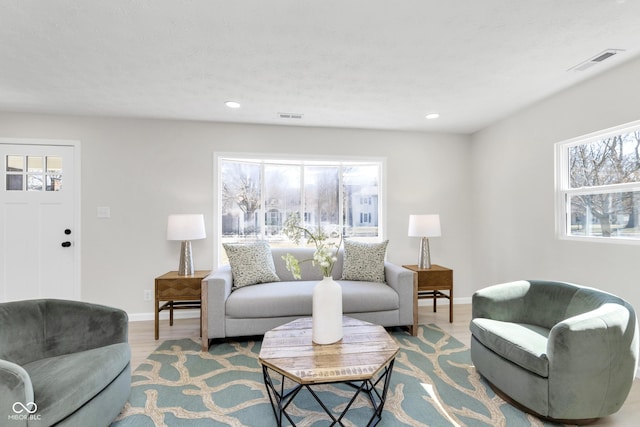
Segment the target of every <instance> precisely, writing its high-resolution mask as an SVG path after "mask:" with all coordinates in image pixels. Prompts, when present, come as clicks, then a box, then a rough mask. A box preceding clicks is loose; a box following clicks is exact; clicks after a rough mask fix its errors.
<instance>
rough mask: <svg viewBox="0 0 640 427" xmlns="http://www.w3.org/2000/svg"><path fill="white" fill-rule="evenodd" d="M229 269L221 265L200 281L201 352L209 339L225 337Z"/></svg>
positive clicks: (230, 276) (231, 279)
mask: <svg viewBox="0 0 640 427" xmlns="http://www.w3.org/2000/svg"><path fill="white" fill-rule="evenodd" d="M232 285H233V276H232V274H231V267H230V266H229V265H223V266H221V267H220V268H218V270H216V272H215V273H213V274H210V275H209V276H207V277H206V278H204V279H203V281H202V351H207V350H208V349H209V339H210V338H224V337H225V321H224V319H225V305H226V302H227V298H229V295H230V294H231V286H232Z"/></svg>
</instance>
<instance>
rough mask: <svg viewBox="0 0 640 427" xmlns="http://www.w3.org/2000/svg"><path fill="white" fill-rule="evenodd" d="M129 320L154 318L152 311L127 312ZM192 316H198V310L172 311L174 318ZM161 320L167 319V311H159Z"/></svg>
mask: <svg viewBox="0 0 640 427" xmlns="http://www.w3.org/2000/svg"><path fill="white" fill-rule="evenodd" d="M127 314H128V316H129V321H130V322H140V321H143V320H155V317H154V314H153V313H127ZM194 317H200V310H175V311H174V312H173V318H174V319H193V318H194ZM160 319H161V320H168V319H169V312H168V311H161V312H160Z"/></svg>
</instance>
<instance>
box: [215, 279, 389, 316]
mask: <svg viewBox="0 0 640 427" xmlns="http://www.w3.org/2000/svg"><path fill="white" fill-rule="evenodd" d="M317 283H318V282H317V281H300V282H274V283H262V284H258V285H254V286H250V287H245V288H240V289H237V290H235V291H234V292H232V293H231V295H229V298H228V299H227V303H226V307H225V311H226V315H227V316H228V317H232V318H264V317H287V316H309V315H311V311H312V305H313V304H312V298H313V288H314V287H315V286H316V284H317ZM338 283H339V284H340V285H341V286H342V311H343V312H344V313H363V312H370V311H386V310H397V309H398V308H399V304H400V302H399V297H398V294H397V293H396V292H395V291H394V290H393V289H392V288H390V287H389V286H388V285H386V284H385V283H374V282H355V281H339V282H338Z"/></svg>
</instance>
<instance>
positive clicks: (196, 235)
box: [167, 214, 207, 240]
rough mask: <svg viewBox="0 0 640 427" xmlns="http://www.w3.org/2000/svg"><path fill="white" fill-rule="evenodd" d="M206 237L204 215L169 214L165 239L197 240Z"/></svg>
mask: <svg viewBox="0 0 640 427" xmlns="http://www.w3.org/2000/svg"><path fill="white" fill-rule="evenodd" d="M205 237H207V233H206V231H205V229H204V215H202V214H179V215H169V220H168V221H167V240H198V239H204V238H205Z"/></svg>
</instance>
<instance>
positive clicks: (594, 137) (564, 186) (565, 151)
mask: <svg viewBox="0 0 640 427" xmlns="http://www.w3.org/2000/svg"><path fill="white" fill-rule="evenodd" d="M637 131H640V120H637V121H633V122H630V123H626V124H623V125H619V126H614V127H611V128H608V129H603V130H600V131H596V132H592V133H589V134H586V135H582V136H579V137H576V138H571V139H567V140H564V141H560V142H557V143H556V144H555V146H554V151H555V219H556V221H555V223H556V233H555V234H556V236H557V238H558V239H560V240H570V241H576V242H597V243H609V244H624V245H640V237H639V238H628V237H627V238H622V237H618V236H608V237H605V236H579V235H574V234H571V233H570V230H569V228H570V226H571V221H570V216H571V203H570V200H571V196H578V195H584V194H606V193H623V192H637V191H640V182H629V183H622V184H608V185H599V186H591V187H579V188H571V184H570V179H569V149H570V148H571V147H574V146H577V145H584V144H589V143H592V142H596V141H599V140H602V139H605V138H608V137H613V136H616V135H620V134H625V133H631V132H637Z"/></svg>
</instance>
